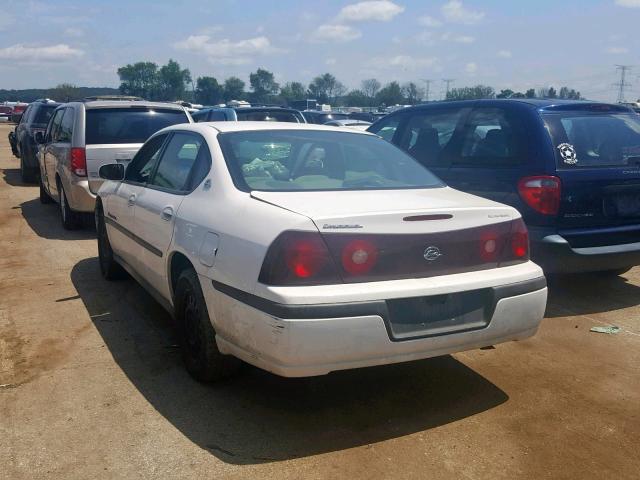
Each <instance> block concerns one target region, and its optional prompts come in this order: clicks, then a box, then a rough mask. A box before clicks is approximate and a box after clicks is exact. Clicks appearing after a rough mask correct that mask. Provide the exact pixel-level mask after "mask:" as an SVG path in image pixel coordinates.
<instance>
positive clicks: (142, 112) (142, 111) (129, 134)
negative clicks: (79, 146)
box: [85, 107, 189, 145]
mask: <svg viewBox="0 0 640 480" xmlns="http://www.w3.org/2000/svg"><path fill="white" fill-rule="evenodd" d="M188 121H189V120H188V118H187V115H186V114H185V113H184V112H183V111H182V110H170V109H158V108H144V107H143V108H140V107H135V108H92V109H87V124H86V130H85V143H86V144H87V145H96V144H113V143H144V142H145V141H146V140H147V138H149V137H150V136H151V135H153V134H154V133H156V132H157V131H158V130H161V129H163V128H164V127H168V126H170V125H175V124H176V123H187V122H188Z"/></svg>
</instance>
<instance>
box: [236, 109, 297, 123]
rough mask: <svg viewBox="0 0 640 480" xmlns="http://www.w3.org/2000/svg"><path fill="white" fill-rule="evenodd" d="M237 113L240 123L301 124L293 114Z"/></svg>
mask: <svg viewBox="0 0 640 480" xmlns="http://www.w3.org/2000/svg"><path fill="white" fill-rule="evenodd" d="M236 113H237V115H238V120H239V121H250V122H290V123H300V120H299V119H298V117H296V115H295V113H293V112H278V111H259V112H236Z"/></svg>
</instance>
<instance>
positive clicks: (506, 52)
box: [498, 50, 512, 58]
mask: <svg viewBox="0 0 640 480" xmlns="http://www.w3.org/2000/svg"><path fill="white" fill-rule="evenodd" d="M498 56H499V57H500V58H511V56H512V54H511V50H500V51H499V52H498Z"/></svg>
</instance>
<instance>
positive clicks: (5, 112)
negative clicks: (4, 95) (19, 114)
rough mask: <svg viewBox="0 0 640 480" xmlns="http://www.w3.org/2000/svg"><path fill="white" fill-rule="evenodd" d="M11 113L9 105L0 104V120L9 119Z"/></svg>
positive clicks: (11, 109)
mask: <svg viewBox="0 0 640 480" xmlns="http://www.w3.org/2000/svg"><path fill="white" fill-rule="evenodd" d="M12 113H13V107H11V106H9V105H0V120H7V121H8V120H9V118H10V117H11V114H12Z"/></svg>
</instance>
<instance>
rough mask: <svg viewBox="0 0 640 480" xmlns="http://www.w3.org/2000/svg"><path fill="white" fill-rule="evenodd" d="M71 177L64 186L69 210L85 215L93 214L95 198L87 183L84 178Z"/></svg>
mask: <svg viewBox="0 0 640 480" xmlns="http://www.w3.org/2000/svg"><path fill="white" fill-rule="evenodd" d="M71 177H72V178H71V179H70V180H69V182H68V184H65V185H64V191H65V193H66V194H67V201H68V202H69V206H70V207H71V210H74V211H76V212H85V213H90V212H93V211H94V209H95V206H96V196H95V195H94V194H93V193H91V190H89V181H88V180H87V178H86V177H85V178H80V177H75V176H74V175H71ZM65 183H66V182H65Z"/></svg>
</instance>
